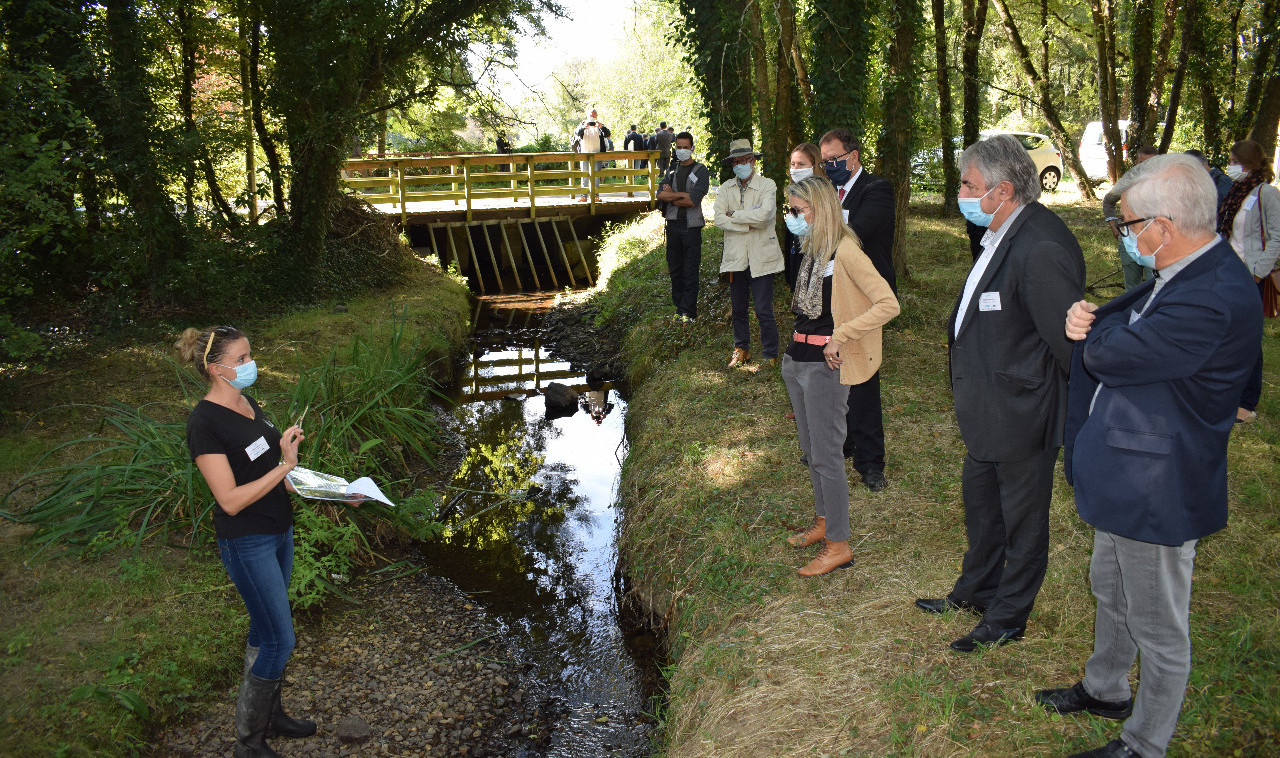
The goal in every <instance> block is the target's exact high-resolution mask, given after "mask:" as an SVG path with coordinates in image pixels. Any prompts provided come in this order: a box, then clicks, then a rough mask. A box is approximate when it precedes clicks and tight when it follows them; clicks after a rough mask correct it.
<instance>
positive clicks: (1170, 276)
mask: <svg viewBox="0 0 1280 758" xmlns="http://www.w3.org/2000/svg"><path fill="white" fill-rule="evenodd" d="M1116 189H1117V190H1118V191H1119V192H1120V193H1121V195H1122V200H1121V205H1122V208H1123V211H1124V215H1123V217H1122V220H1121V227H1120V228H1121V229H1122V230H1123V235H1122V239H1124V240H1126V243H1125V244H1126V246H1127V247H1129V248H1130V250H1131V251H1133V253H1134V254H1135V255H1136V256H1141V257H1142V258H1143V259H1144V260H1145V263H1146V265H1150V266H1151V267H1152V268H1153V269H1155V271H1156V275H1155V279H1154V281H1151V282H1147V283H1146V284H1144V285H1142V286H1141V287H1139V288H1137V289H1135V290H1133V291H1131V292H1127V293H1125V294H1124V295H1121V296H1120V297H1118V298H1116V299H1115V300H1112V301H1111V302H1110V303H1107V304H1106V305H1104V306H1102V307H1101V308H1099V307H1097V306H1095V305H1093V304H1092V303H1089V302H1086V301H1084V300H1081V301H1079V302H1077V303H1075V304H1074V305H1072V306H1071V309H1070V310H1069V311H1067V315H1066V325H1065V332H1066V336H1067V337H1069V338H1070V339H1072V340H1075V341H1076V342H1075V351H1074V353H1073V355H1072V361H1071V397H1070V399H1069V401H1068V413H1067V427H1066V435H1065V439H1066V456H1065V458H1064V466H1063V468H1064V470H1065V472H1066V474H1067V481H1069V482H1071V483H1072V485H1073V486H1074V487H1075V498H1076V510H1077V511H1078V512H1079V513H1080V518H1082V519H1083V520H1084V521H1085V522H1087V523H1089V524H1091V525H1092V526H1093V527H1094V529H1095V532H1094V540H1093V556H1092V557H1091V559H1090V562H1089V583H1090V585H1091V588H1092V590H1093V594H1094V597H1096V598H1097V600H1098V611H1097V618H1096V620H1095V621H1094V642H1093V656H1092V657H1090V658H1089V662H1088V663H1086V664H1085V668H1084V680H1083V681H1080V682H1078V683H1076V684H1075V685H1073V686H1071V687H1063V688H1059V689H1052V690H1041V691H1040V692H1038V693H1036V702H1038V703H1040V704H1041V705H1043V706H1044V707H1045V708H1046V709H1047V710H1049V711H1050V712H1057V713H1075V712H1078V711H1088V712H1090V713H1093V714H1095V715H1098V716H1102V717H1104V718H1110V719H1126V718H1127V720H1126V721H1125V722H1124V730H1123V732H1122V733H1121V735H1120V737H1119V738H1118V739H1115V740H1112V741H1111V742H1109V743H1107V744H1106V745H1104V746H1102V747H1100V748H1097V749H1094V750H1090V751H1088V752H1085V753H1077V754H1076V755H1075V756H1073V758H1133V757H1134V756H1141V758H1159V757H1160V756H1163V755H1164V754H1165V750H1166V748H1167V747H1168V745H1169V740H1170V739H1171V738H1172V737H1173V730H1174V727H1175V726H1177V723H1178V712H1179V711H1180V710H1181V708H1182V697H1183V694H1184V693H1185V692H1186V689H1187V680H1188V678H1189V676H1190V673H1191V635H1190V613H1191V608H1190V605H1191V572H1192V569H1193V568H1194V566H1195V555H1196V543H1197V542H1198V541H1199V539H1200V538H1201V537H1204V536H1206V535H1209V534H1212V533H1213V532H1216V531H1218V530H1219V529H1221V528H1223V527H1224V526H1226V524H1227V439H1228V437H1229V436H1230V434H1231V428H1232V426H1233V425H1234V424H1235V411H1236V398H1238V397H1239V396H1240V391H1241V389H1242V388H1243V387H1244V383H1245V380H1246V378H1247V377H1248V376H1249V372H1250V371H1251V370H1252V368H1253V362H1254V358H1255V357H1256V355H1257V351H1258V341H1259V340H1260V339H1262V314H1261V313H1259V311H1258V298H1257V295H1256V292H1257V289H1256V287H1255V285H1254V283H1253V277H1252V276H1250V275H1249V271H1248V269H1246V268H1245V266H1244V264H1242V263H1241V262H1240V258H1239V257H1238V256H1237V255H1236V254H1235V251H1234V250H1232V248H1231V245H1229V244H1227V243H1226V242H1225V241H1223V240H1222V238H1221V237H1219V236H1218V235H1217V234H1216V233H1215V232H1214V227H1215V222H1216V209H1217V191H1216V189H1215V188H1214V185H1213V180H1212V179H1211V178H1210V177H1209V175H1208V173H1207V172H1205V170H1204V167H1203V166H1202V165H1201V164H1200V163H1199V162H1198V161H1197V160H1196V159H1195V158H1192V157H1191V156H1187V155H1162V156H1157V157H1155V158H1152V159H1151V160H1149V161H1147V162H1145V163H1143V164H1142V165H1141V166H1136V167H1134V168H1133V169H1132V170H1131V171H1130V172H1129V173H1127V174H1125V175H1124V177H1123V178H1121V180H1120V181H1119V182H1118V183H1117V184H1116ZM1139 654H1141V659H1142V664H1141V670H1140V674H1139V687H1138V696H1137V698H1136V699H1134V698H1131V697H1130V688H1129V669H1130V668H1132V667H1133V662H1134V659H1135V658H1137V657H1138V656H1139Z"/></svg>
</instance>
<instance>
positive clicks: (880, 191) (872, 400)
mask: <svg viewBox="0 0 1280 758" xmlns="http://www.w3.org/2000/svg"><path fill="white" fill-rule="evenodd" d="M818 149H819V150H821V151H822V161H823V170H824V171H826V172H827V178H828V179H830V180H831V183H832V184H834V185H835V187H836V194H837V195H838V196H839V197H840V210H841V213H843V214H844V221H845V223H846V224H848V225H849V228H851V229H853V233H854V234H856V235H858V239H859V240H861V241H862V251H863V252H864V253H866V254H867V257H868V258H870V259H871V263H872V265H874V266H875V267H876V271H877V272H878V273H879V274H880V276H882V277H884V280H885V281H886V282H888V283H889V287H890V288H891V289H893V294H894V295H897V294H898V280H897V275H896V274H895V273H894V270H893V235H894V229H895V220H894V202H893V184H892V183H891V182H890V181H889V180H888V179H882V178H881V177H878V176H876V175H874V174H872V173H871V172H870V171H867V170H866V169H864V168H863V167H862V163H861V156H862V143H861V142H859V141H858V138H857V137H855V136H853V133H852V132H850V131H849V130H848V129H832V130H831V131H829V132H827V133H826V134H824V135H822V139H820V140H819V141H818ZM844 457H846V458H852V459H853V468H854V470H856V471H857V472H858V473H859V474H860V475H861V476H862V481H863V483H864V484H866V486H867V489H869V490H871V491H872V492H880V491H881V490H883V489H884V488H885V486H886V484H887V482H886V481H885V478H884V415H883V411H882V409H881V402H880V372H879V371H877V372H876V373H875V374H874V375H873V376H872V377H871V378H870V379H869V380H867V381H865V382H863V383H861V384H854V385H850V387H849V411H848V413H847V414H846V415H845V441H844Z"/></svg>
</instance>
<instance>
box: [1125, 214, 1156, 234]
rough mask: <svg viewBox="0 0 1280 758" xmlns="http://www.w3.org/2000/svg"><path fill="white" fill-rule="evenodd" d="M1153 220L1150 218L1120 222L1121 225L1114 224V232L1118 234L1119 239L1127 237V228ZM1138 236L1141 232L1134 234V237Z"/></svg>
mask: <svg viewBox="0 0 1280 758" xmlns="http://www.w3.org/2000/svg"><path fill="white" fill-rule="evenodd" d="M1154 218H1155V216H1152V217H1151V218H1135V219H1134V220H1132V221H1122V222H1121V223H1119V224H1116V231H1118V232H1120V236H1121V237H1128V236H1129V227H1131V226H1133V225H1134V224H1141V223H1142V222H1143V221H1151V220H1153V219H1154ZM1144 228H1145V227H1144ZM1138 234H1141V231H1138V232H1134V236H1137V235H1138Z"/></svg>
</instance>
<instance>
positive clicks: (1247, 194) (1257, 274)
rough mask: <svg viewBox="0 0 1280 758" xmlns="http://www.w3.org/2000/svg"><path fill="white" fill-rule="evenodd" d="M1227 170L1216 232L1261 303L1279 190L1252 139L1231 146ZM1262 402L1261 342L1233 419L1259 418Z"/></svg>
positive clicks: (1277, 221) (1279, 217) (1279, 223)
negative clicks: (1239, 262)
mask: <svg viewBox="0 0 1280 758" xmlns="http://www.w3.org/2000/svg"><path fill="white" fill-rule="evenodd" d="M1226 171H1227V176H1229V177H1231V180H1232V184H1231V190H1230V191H1228V192H1227V197H1226V199H1225V200H1223V201H1222V205H1221V206H1220V207H1219V208H1218V234H1221V235H1222V238H1223V239H1224V240H1227V241H1228V242H1230V243H1231V247H1233V248H1235V251H1236V254H1237V255H1239V256H1240V259H1241V260H1243V261H1244V265H1245V266H1246V267H1248V269H1249V273H1251V274H1253V280H1254V281H1256V282H1257V283H1258V297H1259V302H1261V297H1262V285H1263V281H1262V280H1263V279H1264V278H1265V277H1266V276H1268V275H1269V274H1270V273H1271V269H1273V268H1274V267H1275V265H1276V256H1277V255H1278V254H1280V190H1277V189H1276V188H1275V187H1273V186H1271V180H1272V179H1274V178H1275V174H1274V173H1273V172H1272V170H1271V164H1270V162H1269V161H1268V159H1267V156H1266V155H1264V154H1263V152H1262V146H1261V145H1259V144H1258V143H1257V142H1254V141H1253V140H1251V139H1246V140H1240V141H1239V142H1237V143H1235V144H1234V145H1232V146H1231V162H1230V163H1229V164H1228V165H1227V170H1226ZM1261 398H1262V345H1261V344H1259V345H1258V360H1257V362H1256V363H1255V364H1254V366H1253V374H1252V375H1250V377H1249V381H1248V382H1247V383H1246V384H1245V385H1244V391H1243V392H1242V393H1241V394H1240V407H1239V408H1237V409H1236V421H1241V422H1246V421H1252V420H1254V419H1255V418H1257V417H1258V400H1260V399H1261Z"/></svg>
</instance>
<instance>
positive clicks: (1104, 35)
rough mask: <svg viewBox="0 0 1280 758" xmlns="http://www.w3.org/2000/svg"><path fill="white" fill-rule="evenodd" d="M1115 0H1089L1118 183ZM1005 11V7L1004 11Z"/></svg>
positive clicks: (1110, 167) (1110, 158) (1101, 106)
mask: <svg viewBox="0 0 1280 758" xmlns="http://www.w3.org/2000/svg"><path fill="white" fill-rule="evenodd" d="M1115 10H1116V8H1115V0H1089V11H1090V13H1091V14H1092V16H1093V27H1094V37H1093V39H1094V43H1095V45H1096V47H1097V48H1098V111H1099V115H1100V116H1101V118H1102V137H1103V144H1105V145H1106V150H1107V176H1108V177H1109V178H1110V179H1111V183H1112V184H1115V182H1116V180H1117V179H1119V178H1120V175H1121V174H1122V173H1124V138H1123V137H1122V136H1121V135H1120V124H1119V123H1117V122H1118V121H1119V119H1120V113H1119V111H1120V102H1119V100H1120V95H1119V91H1118V90H1117V88H1116V19H1115ZM1001 13H1002V14H1003V13H1004V11H1001Z"/></svg>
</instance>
